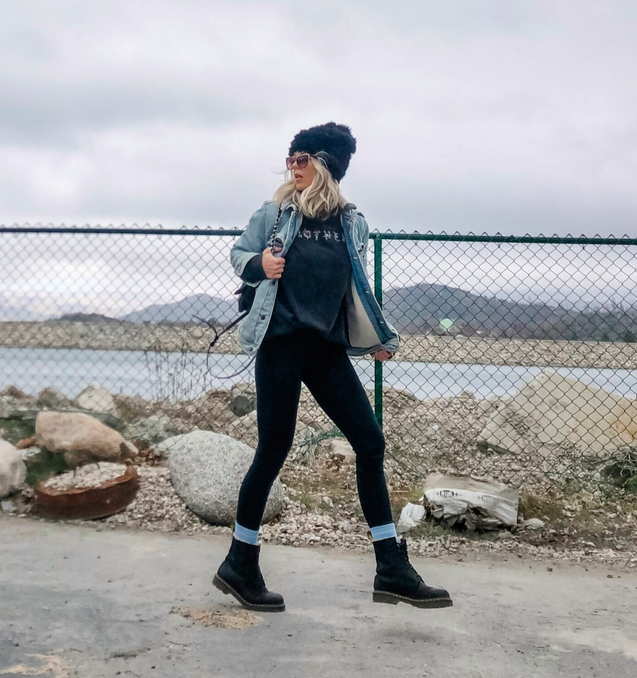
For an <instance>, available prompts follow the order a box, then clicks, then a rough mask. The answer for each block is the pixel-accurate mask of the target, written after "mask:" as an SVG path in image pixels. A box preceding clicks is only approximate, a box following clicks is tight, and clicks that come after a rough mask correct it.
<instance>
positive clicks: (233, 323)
mask: <svg viewBox="0 0 637 678" xmlns="http://www.w3.org/2000/svg"><path fill="white" fill-rule="evenodd" d="M282 214H283V204H282V203H281V204H280V205H279V210H278V212H277V215H276V220H275V222H274V228H273V229H272V234H271V235H270V237H269V239H268V245H267V246H268V247H270V248H271V249H272V250H274V236H275V235H276V233H277V231H278V229H279V221H280V220H281V215H282ZM272 254H274V251H272ZM240 289H241V288H239V289H238V290H236V291H235V294H238V293H239V292H240ZM249 312H250V311H246V312H245V313H243V314H242V315H240V316H239V317H238V318H235V319H234V320H233V321H232V322H231V323H229V324H228V325H226V326H225V327H224V328H223V329H222V330H221V332H217V330H216V329H215V326H214V325H213V324H212V323H211V322H210V321H208V320H205V319H204V318H199V317H198V316H194V317H195V319H196V320H201V321H202V322H204V323H206V325H208V327H209V328H210V329H211V330H212V331H213V332H214V333H215V338H214V339H213V340H212V341H211V342H210V345H209V346H208V350H207V351H206V369H207V370H208V371H210V367H209V366H208V358H209V356H210V350H211V349H212V347H213V346H214V345H215V344H216V343H217V341H218V340H219V337H220V336H221V335H222V334H225V333H226V332H227V331H228V330H230V329H232V328H233V327H234V326H235V325H236V324H237V323H238V322H239V321H240V320H242V319H243V318H245V317H246V316H247V315H248V313H249ZM253 360H254V358H252V360H250V362H249V363H248V364H247V365H245V366H244V367H242V368H241V369H240V370H239V371H238V372H235V373H234V374H228V375H226V376H222V377H217V379H227V378H229V377H234V376H236V375H237V374H240V373H241V372H243V371H244V370H245V369H247V368H248V367H249V366H250V364H251V363H252V362H253Z"/></svg>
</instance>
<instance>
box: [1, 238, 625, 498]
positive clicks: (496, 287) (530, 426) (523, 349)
mask: <svg viewBox="0 0 637 678" xmlns="http://www.w3.org/2000/svg"><path fill="white" fill-rule="evenodd" d="M241 232H242V231H240V230H237V229H234V230H211V229H186V228H182V229H172V230H171V229H162V228H138V227H137V226H134V227H130V228H129V227H120V228H113V227H108V228H101V227H97V228H91V227H88V226H87V227H83V228H75V227H73V228H67V227H64V226H62V227H52V226H39V225H38V226H35V227H31V226H29V225H27V226H14V227H3V228H1V229H0V233H1V238H0V242H1V245H2V250H1V251H2V254H3V266H2V269H1V273H0V275H1V276H2V284H1V287H0V289H1V290H2V297H1V299H0V366H1V368H2V377H3V380H4V386H5V390H4V391H3V392H2V395H1V396H0V429H2V432H1V435H2V436H3V437H4V438H5V439H7V440H9V441H11V442H14V443H16V442H18V441H19V440H23V439H24V438H28V437H29V436H31V435H32V434H33V430H34V423H35V417H36V415H37V412H38V411H41V410H42V409H47V408H49V409H59V410H69V411H70V410H74V409H75V410H78V409H79V410H82V411H89V412H92V413H93V414H94V415H95V416H97V417H98V418H101V419H102V421H104V422H106V423H108V424H109V425H111V426H113V427H114V428H117V429H118V430H120V431H121V432H122V433H123V434H124V435H125V437H127V438H128V439H130V440H134V441H136V443H137V445H138V446H140V447H147V448H148V449H149V450H152V448H153V446H154V445H156V444H158V443H159V442H160V441H161V440H162V439H165V438H168V437H170V436H173V435H176V434H179V433H184V432H188V431H191V430H194V429H195V428H200V429H206V430H212V431H216V432H220V433H225V434H228V435H231V436H232V437H234V438H237V439H240V440H243V441H245V442H246V443H248V444H249V445H252V446H254V445H256V439H257V435H256V412H255V405H256V394H255V389H254V368H253V364H252V366H250V367H249V369H247V370H246V371H245V372H243V373H242V374H241V375H240V376H238V377H235V378H231V379H227V378H224V377H225V375H229V374H231V373H234V372H236V371H237V370H239V369H240V368H241V367H242V366H244V365H246V364H247V363H248V362H250V359H249V358H248V357H247V356H245V355H244V354H241V352H240V349H239V348H238V345H237V343H236V336H235V329H234V328H233V330H231V331H229V332H228V333H226V334H224V335H222V337H221V338H220V340H219V342H218V343H217V344H216V346H215V348H214V351H215V353H214V354H212V355H211V356H210V357H211V360H210V362H209V369H208V368H207V367H206V350H207V348H208V345H209V343H210V341H211V340H212V338H213V336H214V334H213V332H212V330H211V329H210V326H212V327H215V328H217V329H221V328H223V327H224V326H225V325H227V324H228V323H229V322H230V321H232V320H234V319H235V318H236V317H237V315H238V310H237V303H236V297H235V296H234V295H233V293H234V291H235V290H236V289H237V287H238V286H239V284H240V281H239V280H238V278H237V277H236V276H235V274H234V271H233V270H232V267H231V266H230V257H229V253H230V248H231V246H232V244H233V242H234V241H235V239H236V238H237V237H238V236H239V235H241ZM370 239H371V241H372V242H371V243H370V249H369V256H368V259H369V277H370V281H371V282H372V284H373V286H374V289H375V293H376V296H377V298H378V299H379V301H380V302H381V303H382V305H383V307H384V309H385V312H386V314H387V315H388V317H389V319H390V321H391V323H392V324H393V325H394V326H395V327H396V328H397V329H398V331H399V332H400V335H401V339H402V344H401V350H400V351H399V353H398V354H397V355H396V357H395V358H394V359H393V360H390V361H387V362H383V363H380V362H377V361H373V360H372V359H371V358H370V357H365V358H353V359H352V360H353V362H354V365H355V367H356V370H357V372H358V373H359V375H360V377H361V380H362V382H363V385H364V386H365V387H366V389H367V392H368V394H369V398H370V402H371V403H372V406H373V407H374V408H375V412H376V415H377V417H378V420H379V422H381V424H382V426H383V430H384V432H385V437H386V441H387V454H388V457H389V460H390V463H392V464H395V465H397V467H399V468H401V469H402V470H403V472H405V473H408V474H411V475H413V476H414V477H416V478H420V479H421V478H422V477H423V476H424V475H426V474H427V472H429V471H430V470H434V469H436V470H454V471H457V472H460V473H467V474H472V475H478V476H486V477H489V478H494V479H496V480H500V481H502V482H506V483H510V484H512V485H514V486H516V487H528V488H531V487H533V488H535V487H540V486H543V487H564V486H566V485H573V484H577V485H579V486H582V485H590V486H594V485H599V484H600V483H606V482H610V483H613V484H615V485H617V486H620V487H628V488H630V489H633V490H637V401H636V400H635V398H636V397H637V342H636V337H637V310H636V309H637V286H635V284H634V281H635V280H637V270H636V269H637V256H636V254H637V240H635V239H628V238H583V237H582V238H576V237H564V238H560V237H530V236H525V237H505V236H486V235H482V236H479V235H468V236H463V235H459V234H452V235H444V234H443V235H435V234H432V233H427V234H416V233H414V234H406V233H378V232H372V233H371V234H370ZM340 435H341V434H340V432H339V431H338V429H336V428H335V427H334V425H333V423H332V422H331V421H330V420H329V419H328V418H327V416H326V415H325V414H324V413H323V412H322V410H320V408H319V407H318V406H317V404H316V403H315V401H314V399H313V398H312V396H311V395H310V394H309V392H308V391H307V389H306V388H305V386H303V389H302V393H301V403H300V405H299V417H298V425H297V432H296V436H295V442H294V448H293V450H292V455H291V456H292V458H297V459H307V458H308V457H309V456H311V454H312V451H313V450H314V449H315V448H316V446H317V445H318V444H320V441H321V440H323V439H325V438H331V437H338V436H340Z"/></svg>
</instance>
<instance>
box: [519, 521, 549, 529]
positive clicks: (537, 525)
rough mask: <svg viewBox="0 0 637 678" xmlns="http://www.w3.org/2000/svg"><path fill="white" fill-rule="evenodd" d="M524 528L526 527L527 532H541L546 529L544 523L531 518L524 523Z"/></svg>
mask: <svg viewBox="0 0 637 678" xmlns="http://www.w3.org/2000/svg"><path fill="white" fill-rule="evenodd" d="M522 527H526V529H527V530H541V529H542V528H543V527H544V521H543V520H540V519H539V518H529V519H528V520H523V521H522Z"/></svg>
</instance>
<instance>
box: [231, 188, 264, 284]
mask: <svg viewBox="0 0 637 678" xmlns="http://www.w3.org/2000/svg"><path fill="white" fill-rule="evenodd" d="M266 204H267V201H265V202H264V203H263V204H262V205H261V207H259V209H258V210H256V211H255V212H254V214H253V215H252V216H251V217H250V221H249V222H248V225H247V226H246V229H245V231H244V232H243V233H242V234H241V236H239V239H238V240H237V241H236V242H235V243H234V245H233V246H232V249H231V250H230V263H231V264H232V268H233V269H234V272H235V273H236V274H237V275H238V276H239V277H240V278H241V279H242V280H244V281H245V282H247V283H248V285H253V286H256V285H258V284H259V283H260V282H261V280H263V279H264V278H265V277H266V276H265V272H264V271H263V267H262V266H261V253H262V252H263V250H264V249H265V246H266V242H265V219H266ZM259 269H261V272H259ZM261 274H262V275H263V277H260V276H261Z"/></svg>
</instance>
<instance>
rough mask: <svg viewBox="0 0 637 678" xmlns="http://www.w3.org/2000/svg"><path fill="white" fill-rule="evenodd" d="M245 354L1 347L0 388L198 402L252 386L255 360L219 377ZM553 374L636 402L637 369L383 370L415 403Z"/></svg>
mask: <svg viewBox="0 0 637 678" xmlns="http://www.w3.org/2000/svg"><path fill="white" fill-rule="evenodd" d="M147 356H149V357H147ZM249 360H250V359H249V358H248V357H247V356H245V355H238V356H234V355H217V354H214V355H211V356H210V367H211V369H210V371H209V372H208V371H207V370H206V361H205V354H201V353H187V354H180V353H162V354H151V353H148V354H147V355H145V354H144V352H143V351H96V350H86V349H51V348H40V349H30V348H29V349H27V348H0V374H1V377H2V378H1V380H0V388H3V387H4V386H8V385H9V384H14V385H15V386H17V387H18V388H19V389H21V390H22V391H24V392H25V393H33V394H35V393H38V392H39V391H40V390H41V389H42V388H44V387H46V386H53V387H54V388H56V389H57V390H59V391H60V392H62V393H63V394H64V395H66V396H67V397H69V398H73V397H75V396H76V395H77V394H78V393H79V392H80V391H81V390H82V389H84V388H85V387H86V386H87V384H89V383H90V382H92V381H97V382H99V383H100V384H102V385H103V386H104V387H105V388H107V389H108V390H109V391H110V392H111V393H123V394H126V395H140V396H142V397H144V398H147V399H152V398H160V397H168V398H170V399H171V400H175V399H177V398H196V397H198V396H200V395H202V394H203V393H205V392H206V391H208V390H210V389H214V388H229V387H230V386H231V385H232V384H233V383H235V382H238V381H250V382H254V362H253V363H252V364H251V365H250V367H249V368H248V369H247V370H246V371H245V372H243V373H242V374H240V375H238V376H236V377H233V378H231V379H220V378H219V377H221V376H223V375H229V374H232V373H233V372H236V371H237V370H239V369H241V367H242V366H244V365H245V364H246V363H247V362H249ZM354 366H355V368H356V371H357V373H358V375H359V377H360V379H361V381H362V383H363V385H364V386H366V387H368V388H372V387H373V385H374V363H373V361H366V360H365V361H363V360H360V361H354ZM546 370H552V371H555V372H558V373H559V374H562V375H564V376H570V377H574V378H575V379H578V380H580V381H582V382H584V383H586V384H589V385H591V386H597V387H598V388H602V389H604V390H605V391H610V392H613V393H616V394H618V395H622V396H626V397H629V398H637V370H611V369H591V368H571V367H557V368H539V367H507V366H502V365H455V364H436V363H412V362H404V361H398V360H390V361H388V362H387V363H385V365H384V383H385V384H386V385H387V386H392V387H394V388H400V389H404V390H407V391H409V392H410V393H413V394H414V395H415V396H416V397H417V398H420V399H423V400H425V399H428V398H434V397H438V396H454V395H459V394H460V393H461V392H462V391H471V392H472V393H474V394H475V396H476V397H477V398H486V397H488V396H490V395H498V396H504V395H510V394H512V393H514V392H515V391H517V390H518V389H519V388H520V387H521V386H522V385H523V384H524V383H525V382H527V381H528V380H529V379H531V378H532V377H534V376H536V375H538V374H540V373H541V372H543V371H546Z"/></svg>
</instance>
